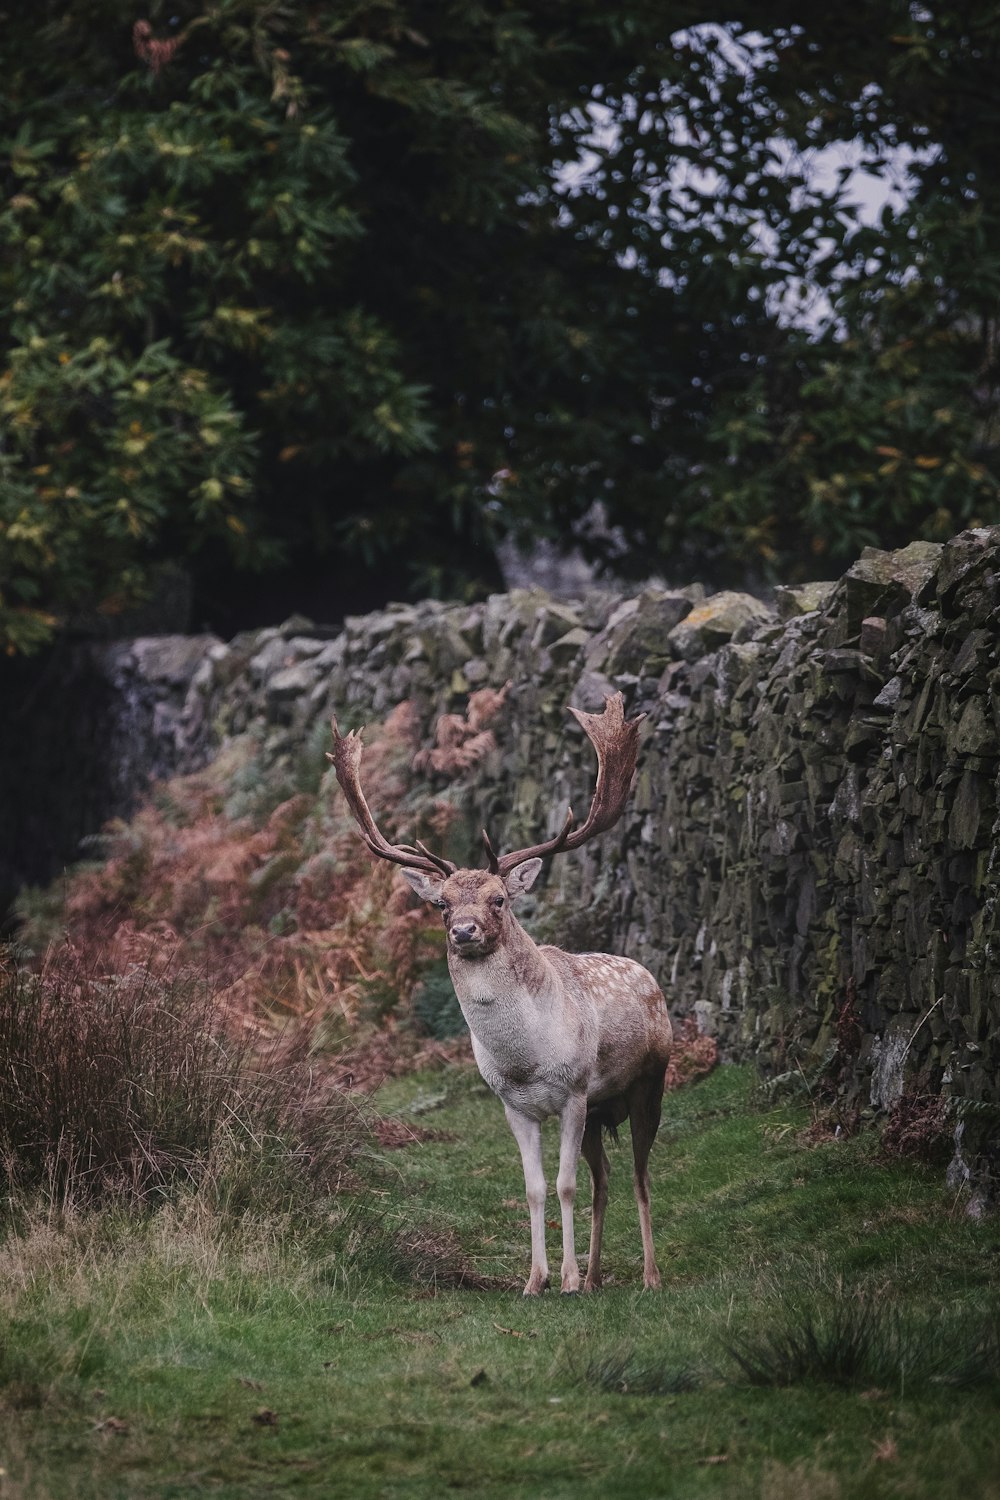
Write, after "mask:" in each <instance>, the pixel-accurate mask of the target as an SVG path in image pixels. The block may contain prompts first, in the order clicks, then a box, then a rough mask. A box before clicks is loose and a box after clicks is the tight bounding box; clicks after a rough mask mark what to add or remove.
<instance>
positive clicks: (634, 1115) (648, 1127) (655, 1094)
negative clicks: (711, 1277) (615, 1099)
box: [629, 1068, 663, 1291]
mask: <svg viewBox="0 0 1000 1500" xmlns="http://www.w3.org/2000/svg"><path fill="white" fill-rule="evenodd" d="M662 1104H663V1069H662V1068H658V1069H657V1071H656V1072H655V1073H648V1074H646V1076H645V1077H644V1078H637V1079H636V1081H635V1083H633V1085H632V1087H631V1089H630V1090H629V1127H630V1129H631V1132H632V1160H633V1163H634V1168H635V1170H634V1174H633V1179H632V1180H633V1183H634V1185H635V1201H636V1203H637V1204H638V1206H639V1228H640V1230H641V1232H642V1284H643V1286H644V1287H645V1288H646V1290H647V1291H653V1290H655V1289H656V1288H657V1287H658V1286H659V1285H660V1273H659V1270H658V1269H657V1265H656V1255H655V1252H654V1250H653V1226H652V1223H651V1222H650V1217H649V1153H650V1150H651V1148H652V1145H653V1141H654V1140H655V1139H656V1132H657V1130H658V1129H659V1128H660V1110H661V1108H662Z"/></svg>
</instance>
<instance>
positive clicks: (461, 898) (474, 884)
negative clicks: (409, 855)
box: [403, 859, 542, 959]
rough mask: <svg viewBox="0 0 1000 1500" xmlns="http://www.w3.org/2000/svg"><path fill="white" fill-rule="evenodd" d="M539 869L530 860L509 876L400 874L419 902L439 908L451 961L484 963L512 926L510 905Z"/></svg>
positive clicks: (478, 872)
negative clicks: (460, 960)
mask: <svg viewBox="0 0 1000 1500" xmlns="http://www.w3.org/2000/svg"><path fill="white" fill-rule="evenodd" d="M541 868H542V862H541V860H540V859H529V860H526V861H525V863H524V864H523V865H517V866H515V868H514V869H513V870H511V871H510V874H509V875H494V874H491V872H490V871H489V870H456V871H455V873H454V874H453V875H444V874H442V873H440V872H439V871H435V872H434V874H432V875H428V874H427V873H426V872H425V871H423V870H410V869H404V870H403V874H404V876H405V877H406V879H407V880H408V881H409V882H410V885H412V887H413V889H414V890H415V891H416V893H417V895H418V896H420V897H422V898H423V900H424V901H429V902H430V903H431V905H432V906H438V907H440V909H441V913H442V915H443V917H444V928H445V932H446V933H447V934H448V950H449V952H450V953H451V954H452V955H453V956H454V957H455V958H470V959H473V958H486V957H487V955H488V954H490V953H493V952H494V951H495V950H496V949H497V948H499V947H500V946H501V945H502V944H503V941H504V936H505V933H506V932H507V930H508V929H509V927H510V924H511V922H512V921H513V917H512V915H511V902H513V901H516V900H517V898H518V896H521V895H523V894H524V892H525V891H527V890H530V889H531V887H532V886H533V885H534V883H535V880H536V878H537V876H538V872H539V870H540V869H541Z"/></svg>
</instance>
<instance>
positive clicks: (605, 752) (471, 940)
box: [328, 693, 644, 959]
mask: <svg viewBox="0 0 1000 1500" xmlns="http://www.w3.org/2000/svg"><path fill="white" fill-rule="evenodd" d="M570 713H571V714H573V715H574V717H575V718H576V719H577V720H578V721H579V722H580V724H581V725H582V726H583V729H584V731H585V732H586V734H587V736H588V738H589V739H590V741H591V743H592V744H593V746H594V749H595V750H596V751H597V785H596V787H595V789H594V796H593V800H592V802H591V804H590V811H589V813H588V814H587V817H586V820H585V822H584V823H583V824H582V825H581V826H580V827H579V828H576V827H575V826H574V825H575V819H574V817H573V811H572V809H569V810H568V811H567V814H566V820H565V822H564V823H563V826H562V828H561V829H560V830H559V832H558V833H557V834H555V835H554V836H553V837H552V838H550V839H547V840H546V841H545V842H544V843H541V844H533V845H532V846H531V847H530V848H527V849H518V850H516V851H515V852H513V853H510V854H498V853H497V852H496V850H495V849H494V847H493V844H492V841H491V840H490V836H489V834H488V833H487V832H486V831H485V829H484V830H483V843H484V845H485V847H486V856H487V868H486V869H485V870H470V869H459V867H458V866H457V865H455V864H453V863H452V861H451V860H447V859H442V858H441V857H440V856H439V855H437V854H432V853H431V851H430V850H429V849H428V848H426V846H425V845H424V844H422V843H420V842H419V840H418V841H417V843H416V844H390V843H389V842H388V840H387V839H386V838H385V837H384V836H383V835H382V834H381V833H380V831H379V829H378V826H377V824H376V822H375V819H374V818H373V817H372V814H371V810H370V809H369V807H368V803H367V802H366V800H365V795H364V792H363V791H362V790H361V780H360V775H361V756H362V751H363V746H362V743H361V731H360V730H356V731H352V733H350V734H348V735H342V734H341V733H340V731H339V730H338V728H337V721H336V719H334V720H333V724H332V728H333V753H332V754H329V756H328V758H329V759H330V760H332V761H333V766H334V770H335V772H336V774H337V780H338V782H339V783H340V785H341V788H342V789H343V792H344V796H345V797H346V798H347V801H348V804H349V806H350V809H351V812H352V814H353V815H354V820H355V822H356V823H357V825H358V827H359V828H360V830H361V836H362V838H363V839H364V841H365V843H366V844H367V845H368V848H369V849H370V850H371V852H372V853H373V854H374V855H376V856H377V857H378V858H379V859H385V860H389V861H391V862H392V863H393V864H397V865H401V866H402V869H403V874H404V876H405V877H406V879H407V880H408V881H409V883H410V885H411V886H412V887H413V889H414V890H415V891H416V893H417V895H418V896H420V897H422V898H423V900H425V901H430V902H431V903H432V904H433V905H435V906H438V907H440V908H441V910H442V912H443V913H444V923H445V929H446V931H447V933H448V948H449V951H450V953H451V954H452V955H453V956H454V957H456V958H468V959H475V958H483V957H485V956H486V955H487V954H489V953H492V952H493V951H494V950H495V949H496V948H497V947H499V946H500V944H501V943H502V942H503V940H504V932H505V930H506V929H507V928H508V926H509V924H510V923H512V922H513V921H514V918H513V916H512V914H511V910H510V907H511V902H512V901H515V900H516V899H517V897H518V896H520V895H523V893H524V892H525V891H527V890H530V888H531V886H532V885H533V884H534V882H535V880H536V879H537V876H538V872H539V870H540V869H541V867H542V860H543V858H544V857H545V856H546V855H549V854H562V853H565V852H566V851H568V850H570V849H579V847H580V845H581V844H585V843H586V842H587V841H588V839H592V838H594V837H595V836H596V835H597V834H599V833H605V832H606V831H607V830H608V829H609V828H612V827H613V826H614V825H615V823H617V821H618V819H619V818H620V817H621V814H622V809H623V808H624V806H625V799H626V797H627V796H628V793H629V788H630V786H631V784H632V774H633V772H634V770H635V763H636V758H637V756H638V753H639V725H640V724H641V722H642V719H643V717H644V715H642V714H640V715H639V716H638V717H637V718H635V719H628V720H626V718H625V712H624V705H623V702H622V695H621V693H615V694H614V695H613V696H609V697H608V698H607V699H606V701H605V704H604V712H603V713H601V714H585V713H581V712H580V710H579V709H576V708H571V709H570Z"/></svg>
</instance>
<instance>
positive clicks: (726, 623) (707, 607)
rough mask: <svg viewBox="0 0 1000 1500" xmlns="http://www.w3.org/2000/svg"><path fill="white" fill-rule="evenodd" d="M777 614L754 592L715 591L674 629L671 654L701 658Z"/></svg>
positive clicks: (695, 659) (692, 659) (691, 660)
mask: <svg viewBox="0 0 1000 1500" xmlns="http://www.w3.org/2000/svg"><path fill="white" fill-rule="evenodd" d="M773 618H774V614H773V611H772V610H771V609H770V608H769V606H768V605H766V604H764V603H763V602H762V601H761V600H760V599H755V598H754V597H753V595H752V594H739V593H734V592H732V591H730V590H725V591H723V592H722V593H720V594H712V595H711V597H710V598H708V599H706V600H705V602H704V604H699V605H698V606H697V607H696V608H695V609H692V610H691V612H690V613H689V614H688V615H686V616H685V618H684V619H683V620H681V621H680V623H679V624H677V625H675V626H674V627H673V629H672V630H671V631H670V633H669V635H668V638H667V639H668V641H669V645H670V651H671V654H672V655H673V656H675V657H677V658H679V659H680V660H682V661H689V662H693V661H697V660H698V658H699V657H702V656H705V655H707V654H708V653H709V652H711V651H716V650H718V648H719V647H720V646H724V645H725V644H726V642H727V641H730V640H732V638H733V636H734V635H736V634H737V632H738V631H739V630H741V629H742V628H743V627H744V626H747V625H752V626H759V625H766V624H768V623H769V622H770V621H771V620H772V619H773Z"/></svg>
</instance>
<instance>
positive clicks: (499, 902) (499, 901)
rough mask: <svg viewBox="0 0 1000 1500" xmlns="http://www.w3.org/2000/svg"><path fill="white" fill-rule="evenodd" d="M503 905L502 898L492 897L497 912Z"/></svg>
mask: <svg viewBox="0 0 1000 1500" xmlns="http://www.w3.org/2000/svg"><path fill="white" fill-rule="evenodd" d="M503 903H504V898H503V896H494V897H493V905H494V906H495V907H496V909H497V911H499V910H500V908H501V906H503Z"/></svg>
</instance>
